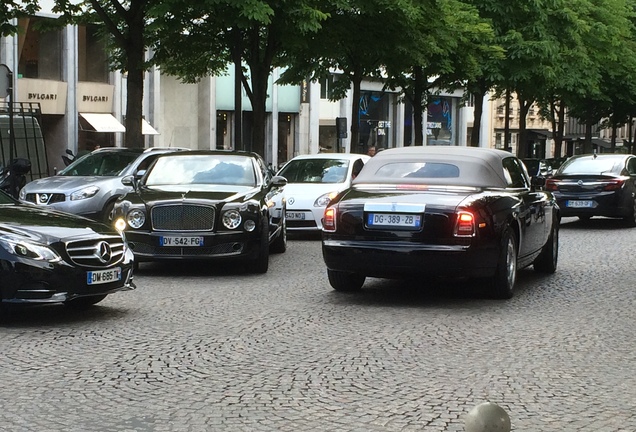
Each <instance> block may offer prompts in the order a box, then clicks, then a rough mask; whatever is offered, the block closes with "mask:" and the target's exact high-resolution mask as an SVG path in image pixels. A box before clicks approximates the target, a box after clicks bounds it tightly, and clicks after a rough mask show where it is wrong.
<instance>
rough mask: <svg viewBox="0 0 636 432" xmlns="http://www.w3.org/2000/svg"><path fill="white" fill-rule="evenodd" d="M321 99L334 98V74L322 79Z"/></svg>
mask: <svg viewBox="0 0 636 432" xmlns="http://www.w3.org/2000/svg"><path fill="white" fill-rule="evenodd" d="M320 99H329V100H331V99H333V75H329V76H328V77H327V78H321V79H320Z"/></svg>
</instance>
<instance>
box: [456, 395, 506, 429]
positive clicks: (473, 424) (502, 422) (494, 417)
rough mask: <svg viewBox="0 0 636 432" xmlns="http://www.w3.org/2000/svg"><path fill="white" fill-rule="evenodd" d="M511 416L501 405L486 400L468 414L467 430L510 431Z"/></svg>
mask: <svg viewBox="0 0 636 432" xmlns="http://www.w3.org/2000/svg"><path fill="white" fill-rule="evenodd" d="M510 427H511V426H510V416H508V414H507V413H506V411H505V410H504V409H503V408H502V407H500V406H499V405H497V404H495V403H492V402H484V403H482V404H479V405H477V406H476V407H475V408H473V409H471V410H470V411H469V412H468V414H466V420H465V422H464V430H465V431H466V432H510Z"/></svg>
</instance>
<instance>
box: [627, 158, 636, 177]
mask: <svg viewBox="0 0 636 432" xmlns="http://www.w3.org/2000/svg"><path fill="white" fill-rule="evenodd" d="M627 171H629V175H636V158H629V161H628V162H627Z"/></svg>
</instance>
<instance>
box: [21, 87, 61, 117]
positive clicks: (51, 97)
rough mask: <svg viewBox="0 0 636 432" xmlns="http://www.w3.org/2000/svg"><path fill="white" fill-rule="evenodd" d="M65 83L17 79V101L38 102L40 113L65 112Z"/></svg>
mask: <svg viewBox="0 0 636 432" xmlns="http://www.w3.org/2000/svg"><path fill="white" fill-rule="evenodd" d="M66 89H67V84H66V83H65V82H63V81H53V80H42V79H33V78H20V79H18V92H17V97H16V100H17V101H18V102H33V103H39V104H40V110H41V111H42V114H62V115H63V114H65V112H66Z"/></svg>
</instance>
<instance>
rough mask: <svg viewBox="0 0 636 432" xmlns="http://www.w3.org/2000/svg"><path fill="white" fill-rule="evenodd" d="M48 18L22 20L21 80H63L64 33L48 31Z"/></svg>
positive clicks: (20, 38) (19, 46)
mask: <svg viewBox="0 0 636 432" xmlns="http://www.w3.org/2000/svg"><path fill="white" fill-rule="evenodd" d="M46 21H47V19H46V18H36V17H30V18H21V19H20V20H19V27H20V30H21V33H20V35H19V37H18V58H19V59H20V60H19V63H18V75H19V76H20V77H21V78H39V79H48V80H56V81H61V80H62V52H63V49H62V31H61V30H48V29H46V28H45V27H44V26H43V25H44V24H46Z"/></svg>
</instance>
